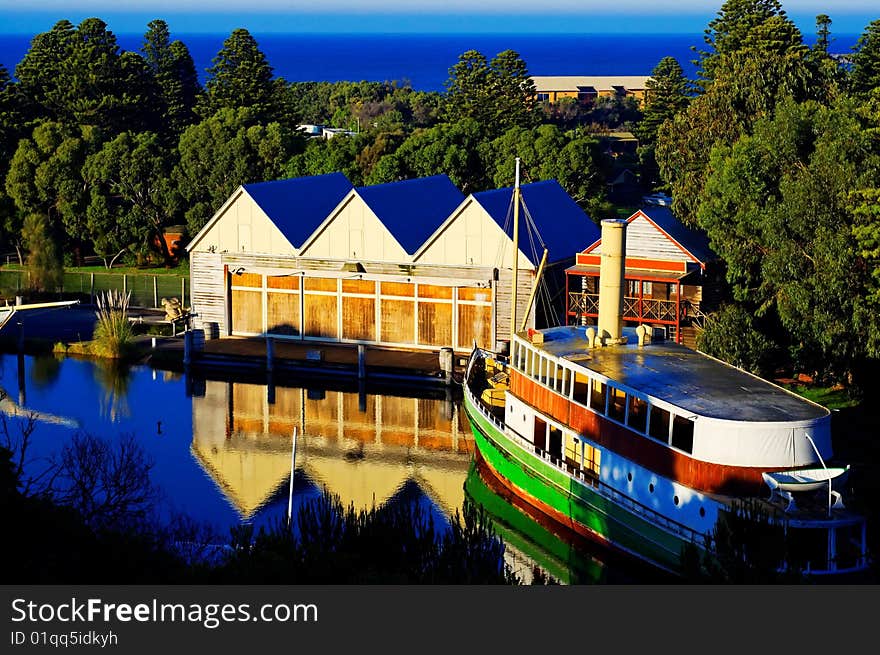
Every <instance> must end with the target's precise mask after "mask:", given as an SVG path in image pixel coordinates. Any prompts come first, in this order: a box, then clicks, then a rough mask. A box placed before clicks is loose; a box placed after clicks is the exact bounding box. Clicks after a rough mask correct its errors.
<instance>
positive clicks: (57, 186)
mask: <svg viewBox="0 0 880 655" xmlns="http://www.w3.org/2000/svg"><path fill="white" fill-rule="evenodd" d="M207 73H208V77H207V81H206V83H205V85H204V87H202V86H201V85H200V83H199V79H198V75H197V74H196V70H195V66H194V64H193V59H192V57H191V56H190V53H189V51H188V49H187V47H186V45H185V44H184V43H183V42H181V41H179V40H172V39H171V35H170V33H169V29H168V26H167V24H166V23H165V22H164V21H161V20H155V21H152V22H151V23H149V25H148V30H147V32H146V34H145V35H144V39H143V45H142V47H141V50H140V52H128V51H121V50H120V48H119V47H118V45H117V42H116V37H115V36H114V34H113V33H112V32H111V31H110V30H109V29H108V28H107V25H106V24H105V23H104V22H103V21H101V20H100V19H98V18H89V19H87V20H84V21H83V22H82V23H80V24H79V25H76V26H75V25H73V24H71V23H70V22H69V21H66V20H63V21H60V22H58V23H57V24H56V25H55V26H54V27H53V28H52V29H51V30H50V31H48V32H45V33H42V34H38V35H37V36H35V37H34V39H33V40H32V42H31V47H30V49H29V51H28V52H27V53H26V55H25V56H24V58H23V59H22V60H21V62H19V64H18V65H17V66H16V69H15V79H14V80H13V79H12V78H11V76H10V75H9V72H8V71H7V70H5V69H3V68H2V67H0V176H2V178H3V180H4V184H3V185H2V188H0V219H2V220H0V227H2V234H0V240H2V242H3V243H4V244H5V245H6V247H8V248H9V249H14V250H16V251H17V252H18V255H19V259H20V260H22V261H23V260H24V258H25V256H26V253H27V254H28V256H29V263H30V265H31V266H32V269H33V271H32V273H33V274H32V277H31V279H32V280H33V281H34V282H36V283H37V284H38V285H39V286H41V287H43V288H46V289H51V288H54V287H55V286H56V285H57V284H58V281H59V278H60V275H61V272H62V265H63V263H64V262H65V260H67V261H68V262H70V263H78V262H79V261H81V260H82V258H83V257H84V256H87V255H92V254H97V255H99V256H101V257H103V258H104V261H105V264H106V265H108V266H109V265H112V263H113V262H114V261H115V260H116V259H117V258H118V257H120V256H133V255H138V257H139V258H140V259H142V258H143V257H144V256H145V255H147V254H148V253H150V254H151V255H152V256H153V257H154V258H155V257H156V256H157V255H158V258H159V259H160V260H165V261H166V262H167V261H168V258H169V253H168V252H167V251H165V250H164V248H165V245H164V244H165V242H164V240H163V239H161V238H159V237H160V235H161V233H162V231H163V230H164V228H166V227H168V226H170V225H180V224H185V225H186V226H187V227H188V231H189V233H190V234H194V233H195V232H196V231H198V230H199V229H200V228H201V227H202V225H204V223H205V222H206V221H207V219H208V218H209V217H210V216H211V215H212V213H213V212H214V211H215V210H216V209H217V208H218V207H219V206H220V205H221V204H222V203H223V202H224V201H225V199H226V198H227V197H228V195H229V194H230V193H231V192H232V191H233V190H234V189H235V187H236V186H237V185H239V184H243V183H248V182H254V181H262V180H272V179H278V178H282V177H286V176H297V175H310V174H317V173H324V172H330V171H337V170H341V171H344V172H345V173H346V174H348V175H349V176H350V178H351V179H352V181H353V182H355V183H356V184H363V183H377V182H389V181H393V180H399V179H406V178H410V177H414V176H422V175H433V174H436V173H441V172H444V173H448V174H449V175H450V176H451V177H452V179H453V180H454V181H455V182H456V183H457V184H459V185H460V186H461V188H462V190H464V191H466V192H467V191H477V190H481V189H485V188H489V187H494V186H496V185H500V184H504V185H506V184H509V183H510V181H511V179H512V174H511V173H510V172H509V171H508V170H507V169H508V168H509V167H510V162H512V161H513V157H514V156H515V154H518V153H520V150H523V149H524V150H523V152H522V153H520V154H521V156H523V158H524V160H526V166H527V170H529V171H530V173H531V174H532V175H533V177H534V179H543V178H546V177H556V178H557V179H559V180H560V181H561V182H562V184H563V185H564V186H565V187H566V188H567V189H568V190H569V191H570V192H571V193H572V195H573V196H574V197H575V198H576V199H577V200H578V201H579V202H582V203H583V204H584V206H585V207H589V208H590V209H591V210H592V211H606V212H607V211H608V207H607V205H606V204H604V202H603V199H604V185H603V182H604V171H605V163H604V161H603V157H602V153H601V152H600V149H599V147H598V142H597V141H596V140H595V139H593V138H590V137H589V136H587V135H586V134H584V133H582V132H580V131H577V130H564V129H562V128H560V127H557V126H554V125H552V124H550V123H549V122H548V121H550V120H551V119H552V118H553V116H552V115H551V113H547V112H545V111H543V108H542V107H540V106H539V105H538V104H537V103H536V101H535V89H534V85H533V84H532V82H531V78H530V77H529V74H528V71H527V69H526V65H525V63H524V62H523V61H522V59H521V58H520V57H519V55H517V54H516V53H515V52H513V51H505V52H501V53H499V54H498V55H497V56H496V57H494V58H492V59H491V60H487V58H486V57H485V56H484V55H483V54H481V53H479V52H476V51H468V52H465V53H464V54H462V55H461V57H460V59H459V61H458V63H456V64H455V65H454V66H452V68H451V69H450V78H449V82H448V89H447V92H446V93H445V94H441V93H434V92H431V93H428V92H422V91H416V90H413V89H412V88H410V87H409V86H403V85H399V84H397V83H375V82H342V83H327V82H295V83H288V82H286V81H285V80H283V79H281V78H279V77H276V76H275V75H274V74H273V69H272V67H271V66H270V65H269V63H268V61H267V60H266V57H265V56H264V54H263V53H262V52H261V51H260V49H259V47H258V45H257V42H256V41H255V39H254V38H253V37H252V36H251V35H250V34H249V33H248V32H247V30H244V29H237V30H234V31H233V32H232V34H231V35H230V36H229V38H228V39H226V41H225V42H224V44H223V47H222V49H221V50H220V52H219V53H218V54H217V56H216V57H215V58H214V64H213V66H212V67H211V68H209V69H208V71H207ZM606 104H607V103H606ZM609 106H610V105H609ZM605 110H606V111H607V110H608V107H605ZM565 120H567V121H568V122H569V123H570V122H571V116H567V117H566V118H565ZM565 120H560V121H559V122H560V123H563V122H565ZM301 123H323V124H328V123H329V124H332V125H337V126H343V127H349V128H353V129H354V130H356V135H355V136H354V137H351V138H336V139H333V140H322V139H317V140H315V139H312V140H309V139H307V138H306V137H305V135H304V134H303V133H302V132H300V131H298V130H297V125H299V124H301ZM507 160H509V161H507ZM62 253H63V255H62Z"/></svg>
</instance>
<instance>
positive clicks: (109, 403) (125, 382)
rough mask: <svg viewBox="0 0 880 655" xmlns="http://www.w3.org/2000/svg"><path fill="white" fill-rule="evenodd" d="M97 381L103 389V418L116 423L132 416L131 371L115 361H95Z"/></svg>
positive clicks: (101, 409) (101, 405)
mask: <svg viewBox="0 0 880 655" xmlns="http://www.w3.org/2000/svg"><path fill="white" fill-rule="evenodd" d="M92 370H93V371H94V376H95V381H96V382H97V383H98V385H99V386H100V388H101V392H102V393H101V395H100V396H99V403H100V404H99V412H100V414H101V416H102V417H104V418H107V419H110V421H111V422H113V423H115V422H116V421H118V420H119V419H121V418H127V417H129V416H131V410H130V409H129V406H128V392H129V390H130V389H129V387H130V386H131V380H132V376H131V369H130V368H129V367H128V366H126V365H124V364H120V363H119V362H117V361H115V360H108V359H98V360H95V366H94V368H93V369H92Z"/></svg>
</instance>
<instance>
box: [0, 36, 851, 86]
mask: <svg viewBox="0 0 880 655" xmlns="http://www.w3.org/2000/svg"><path fill="white" fill-rule="evenodd" d="M227 37H228V34H172V38H175V39H180V40H181V41H183V42H184V43H185V44H186V45H187V47H188V48H189V51H190V53H191V54H192V56H193V60H194V61H195V64H196V69H197V71H198V72H199V75H200V77H201V79H202V81H203V82H204V80H205V77H206V73H205V70H206V69H207V68H209V67H210V66H211V60H212V59H213V58H214V57H215V56H216V55H217V52H218V51H219V50H220V48H221V47H222V45H223V41H224V40H225V39H226V38H227ZM254 38H255V39H256V40H257V43H258V44H259V46H260V49H261V50H262V51H263V53H264V54H265V55H266V58H267V59H268V61H269V64H270V65H271V66H272V67H273V68H274V71H275V74H276V75H277V76H279V77H283V78H284V79H286V80H288V81H291V82H304V81H329V82H337V81H343V80H351V81H360V80H369V81H377V82H385V81H389V82H390V81H397V82H400V83H405V82H408V83H409V84H411V86H412V87H413V88H415V89H419V90H423V91H443V89H444V84H445V82H446V80H447V79H448V77H449V68H450V67H451V66H452V65H454V64H455V63H456V61H458V56H459V55H460V54H461V53H463V52H465V51H466V50H471V49H473V50H479V51H480V52H482V53H483V54H484V55H486V57H487V58H488V59H491V58H492V57H493V56H494V55H496V54H497V53H499V52H501V51H503V50H508V49H510V50H515V51H516V52H518V53H519V54H520V56H521V57H522V58H523V60H524V61H525V62H526V66H527V67H528V70H529V72H530V73H531V74H532V75H649V74H650V73H651V70H652V69H653V68H654V66H655V65H656V64H657V62H659V61H660V60H661V59H662V58H663V57H666V56H671V57H675V58H676V59H677V60H678V62H679V63H680V64H681V65H682V67H683V68H684V71H685V74H686V75H687V76H688V77H691V78H693V77H695V73H696V66H695V65H694V64H693V63H692V60H693V59H694V58H695V57H696V53H695V52H694V51H693V50H692V47H698V48H699V47H702V46H703V36H702V34H693V35H687V34H368V35H364V34H254ZM857 38H858V35H857V34H852V35H840V34H836V35H835V41H834V47H833V50H834V52H841V53H848V52H850V51H851V47H852V45H853V44H854V43H855V42H856V40H857ZM30 39H31V37H30V36H28V35H22V34H0V63H2V64H3V65H5V66H6V68H7V69H8V70H9V72H10V75H12V74H14V70H15V65H16V64H17V63H18V62H19V61H20V60H21V58H22V57H23V56H24V55H25V53H26V52H27V50H28V48H29V46H30ZM117 40H118V42H119V46H120V48H122V49H123V50H139V49H140V47H141V44H142V42H143V35H142V34H117Z"/></svg>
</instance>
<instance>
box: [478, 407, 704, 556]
mask: <svg viewBox="0 0 880 655" xmlns="http://www.w3.org/2000/svg"><path fill="white" fill-rule="evenodd" d="M464 403H465V409H466V414H467V417H468V421H469V423H470V425H471V430H472V432H473V434H474V439H475V442H476V446H477V450H478V451H479V454H480V456H481V457H482V458H483V461H485V462H486V464H488V465H489V467H490V468H491V469H492V471H493V472H494V474H495V475H496V476H497V477H499V478H500V479H501V480H502V481H503V482H504V483H505V484H506V486H507V487H508V488H509V489H510V490H511V491H512V492H513V493H515V494H517V495H518V496H520V497H521V498H523V499H524V500H525V501H526V502H528V503H529V504H531V505H533V506H534V507H536V508H537V509H540V510H541V511H542V512H544V513H545V514H547V515H548V516H549V517H550V518H552V519H554V520H556V521H558V522H560V523H561V524H562V525H564V526H565V527H567V528H569V529H571V530H573V531H575V532H576V533H578V534H582V535H584V536H587V537H590V538H593V539H595V540H597V541H599V542H602V543H604V544H607V545H608V546H610V547H612V548H614V549H616V550H619V551H623V552H625V553H627V554H629V555H631V556H634V557H636V558H638V559H639V560H642V561H644V562H647V563H649V564H651V565H653V566H656V567H658V568H660V569H663V570H665V571H668V572H671V573H678V572H679V570H680V566H681V554H682V550H683V548H684V547H685V545H686V543H689V541H685V539H684V538H683V537H680V536H677V535H675V534H673V533H671V532H668V531H666V530H664V529H662V528H660V527H658V526H657V525H654V524H653V523H651V522H650V521H648V520H646V519H645V518H642V517H640V516H638V515H636V514H634V513H632V512H630V511H628V510H627V509H626V508H624V507H622V506H621V505H619V504H618V503H616V502H614V501H612V500H610V499H608V498H606V497H604V496H603V495H601V494H600V493H598V492H597V491H594V490H593V489H592V488H590V487H589V486H586V485H584V484H581V483H580V482H578V481H576V480H574V479H572V478H570V477H569V476H568V475H566V474H565V473H564V472H562V471H560V470H559V469H557V468H556V467H554V466H552V465H551V464H550V463H549V462H546V461H544V460H542V459H540V458H539V457H536V456H534V455H533V454H532V453H530V452H528V451H526V450H525V449H524V448H522V447H521V446H519V445H518V444H517V443H516V442H514V441H513V440H512V439H510V438H509V437H507V436H506V435H505V434H504V432H503V431H502V430H501V429H500V428H499V427H498V426H496V425H495V424H494V423H493V422H492V421H490V420H488V419H487V418H486V417H485V416H483V414H482V412H480V411H479V409H478V408H476V407H474V405H473V400H472V398H471V397H470V396H469V394H465V398H464ZM697 545H701V544H697Z"/></svg>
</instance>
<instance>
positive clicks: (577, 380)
mask: <svg viewBox="0 0 880 655" xmlns="http://www.w3.org/2000/svg"><path fill="white" fill-rule="evenodd" d="M589 393H590V378H588V377H587V376H586V375H584V374H583V373H575V374H574V401H575V402H576V403H580V404H581V405H586V404H587V400H588V395H589ZM602 408H603V409H604V408H605V401H604V400H603V401H602Z"/></svg>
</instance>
